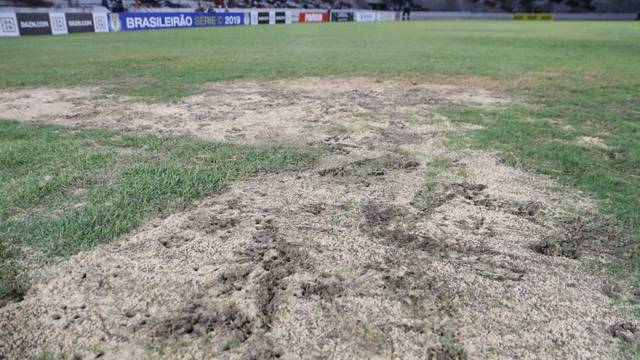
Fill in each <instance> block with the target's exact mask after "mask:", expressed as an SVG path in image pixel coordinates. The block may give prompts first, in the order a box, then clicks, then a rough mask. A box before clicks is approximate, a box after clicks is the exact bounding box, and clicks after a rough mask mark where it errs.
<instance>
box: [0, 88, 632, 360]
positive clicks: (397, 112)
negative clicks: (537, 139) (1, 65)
mask: <svg viewBox="0 0 640 360" xmlns="http://www.w3.org/2000/svg"><path fill="white" fill-rule="evenodd" d="M338 80H339V79H332V78H327V79H301V80H295V81H274V82H247V81H244V82H234V83H233V86H230V85H229V84H225V85H224V86H223V85H220V84H218V85H210V86H208V87H206V88H205V89H204V90H203V94H200V95H195V96H193V97H191V98H188V99H185V100H183V101H180V102H178V103H175V104H164V105H158V106H156V105H147V104H140V103H135V102H128V100H127V101H126V102H124V103H122V104H120V105H118V106H121V107H119V108H116V109H115V110H114V109H110V110H109V111H106V110H107V109H108V106H107V104H113V103H114V101H115V100H114V99H111V98H104V97H98V98H96V99H93V100H89V99H85V100H82V101H79V103H78V104H75V105H73V104H72V105H71V109H72V110H74V109H76V110H78V109H80V110H82V109H84V110H82V111H88V108H89V105H88V104H97V105H96V109H97V110H95V111H97V112H96V113H93V114H94V115H90V114H89V113H82V111H80V110H78V112H77V113H76V114H78V115H77V117H73V116H71V117H69V118H66V117H64V116H59V115H51V117H50V118H44V119H41V118H38V119H36V118H35V117H34V118H30V119H29V118H22V119H21V120H25V121H35V120H38V121H54V122H59V123H64V124H73V125H82V126H101V127H105V126H106V127H115V128H121V129H132V130H152V131H161V130H162V131H172V132H178V133H192V134H195V135H198V136H202V137H205V138H209V139H230V140H234V141H240V142H249V143H254V142H270V141H278V142H281V141H288V140H290V139H296V141H301V140H300V139H303V140H302V141H306V142H308V143H311V144H318V143H322V144H324V145H325V146H326V147H327V149H328V150H329V151H328V155H327V156H325V157H324V158H322V159H321V161H320V163H319V164H318V166H317V167H316V168H314V169H308V170H305V171H303V172H300V173H286V174H277V175H268V176H261V177H258V178H255V179H251V180H247V181H243V182H238V183H235V184H233V185H231V186H229V187H228V188H227V189H226V190H225V191H224V192H223V193H221V194H219V195H215V196H211V197H209V198H206V199H204V200H202V201H200V202H198V203H196V204H194V205H193V206H192V207H190V208H189V209H187V210H185V211H182V212H180V213H177V214H174V215H172V216H169V217H168V218H166V219H159V220H156V221H153V222H151V223H149V224H147V225H145V226H143V227H142V228H140V229H138V230H136V231H135V232H133V233H132V234H130V235H128V236H126V237H124V238H122V239H120V240H118V241H116V242H114V243H112V244H108V245H104V246H101V247H99V248H97V249H95V250H92V251H87V252H83V253H80V254H78V255H76V256H73V257H71V258H69V259H66V260H62V261H60V262H59V263H58V264H56V265H54V266H51V267H49V268H45V269H41V270H34V272H33V273H32V274H31V276H32V278H33V279H34V284H33V287H32V288H31V289H29V291H28V292H27V294H26V295H25V296H24V299H23V300H22V301H21V302H18V303H11V304H8V305H7V306H5V307H4V308H2V309H0V315H1V317H0V339H2V342H0V354H6V356H8V357H37V356H40V355H42V354H45V353H53V354H55V355H61V356H76V357H80V358H90V357H96V356H99V357H102V358H107V359H122V358H144V357H150V358H158V357H165V358H229V359H236V358H238V359H249V358H259V359H268V358H317V357H322V358H325V357H330V358H344V359H350V358H395V357H399V358H443V359H464V358H467V357H468V358H534V357H535V358H574V357H579V358H619V356H620V352H619V349H618V343H619V341H626V340H620V339H625V338H629V339H631V338H632V337H633V336H636V335H637V331H636V330H635V327H631V326H629V325H620V326H617V327H615V326H614V327H610V326H611V324H627V323H628V322H629V320H627V319H625V318H624V316H623V315H621V314H620V313H618V312H617V311H616V310H615V309H614V307H613V305H612V304H613V301H614V300H613V299H611V298H610V297H609V296H607V295H606V294H604V293H603V290H602V281H601V279H598V278H597V277H595V276H594V275H591V274H590V272H589V271H587V270H586V265H585V263H584V262H583V259H581V258H578V259H574V258H567V257H562V256H547V255H545V254H541V253H539V252H537V251H535V250H534V247H535V245H537V244H540V243H541V242H542V241H543V240H544V239H546V238H548V237H549V236H551V235H552V234H557V233H559V232H561V231H563V229H565V225H566V224H563V223H561V222H558V221H556V220H554V219H555V216H556V215H561V214H566V213H567V212H568V211H570V210H571V209H568V208H567V206H566V205H567V204H568V203H570V204H572V205H573V206H575V207H579V208H582V209H588V208H590V207H591V203H590V202H589V200H588V199H585V198H584V197H583V196H581V195H580V194H572V193H558V192H554V191H552V190H551V189H552V188H553V187H554V184H553V183H552V182H551V181H550V180H549V179H548V178H545V177H541V176H533V175H531V174H527V173H524V172H522V171H520V170H518V169H513V168H510V167H507V166H505V165H504V164H501V163H500V162H499V161H497V159H496V157H495V156H493V155H492V154H487V153H481V152H459V153H448V152H447V151H446V149H444V148H443V147H442V145H441V144H440V143H439V140H441V139H443V138H444V137H446V135H447V133H449V132H451V131H461V130H464V129H463V128H461V127H457V126H454V125H453V124H451V123H449V122H448V121H447V120H446V118H444V117H443V116H440V115H438V114H434V113H433V111H434V109H435V107H436V106H437V105H439V104H442V103H443V102H445V103H446V102H449V101H455V102H462V103H466V104H468V105H469V106H498V105H499V104H500V103H501V101H503V99H502V98H501V97H499V96H494V95H491V94H490V93H488V92H480V93H479V94H482V95H471V94H478V93H477V92H474V90H468V89H463V88H461V87H453V86H432V85H428V84H418V83H409V82H402V81H394V80H383V81H381V80H375V79H365V78H353V79H349V80H348V81H345V80H342V81H338ZM61 91H62V90H61ZM461 92H462V93H461ZM465 92H466V93H465ZM2 96H3V98H2V99H3V100H2V104H3V105H1V106H3V107H4V108H5V109H8V108H10V107H8V105H7V104H10V103H11V101H8V100H6V99H7V96H8V95H6V94H5V95H2ZM479 98H482V99H483V100H478V99H479ZM470 99H475V100H470ZM492 99H493V100H492ZM34 104H35V103H34ZM101 106H104V110H102V108H101ZM65 111H67V110H65ZM74 111H75V110H74ZM176 111H177V113H176ZM158 112H164V114H158ZM67 114H68V113H67ZM133 114H136V115H135V116H134V115H133ZM153 114H155V115H153ZM17 115H18V113H17V112H16V116H17ZM134 118H135V120H134ZM70 119H72V120H70ZM146 126H149V128H145V127H146ZM234 129H236V130H234ZM391 129H393V134H394V135H393V136H388V134H389V132H390V131H391ZM383 130H387V135H385V131H383ZM436 156H447V157H449V158H450V159H451V161H452V163H455V164H456V166H458V167H460V168H461V169H462V170H463V172H464V175H461V174H458V173H454V172H451V173H449V172H445V173H443V174H441V175H440V176H438V177H432V178H428V179H427V178H425V177H426V176H425V174H426V173H427V172H426V171H425V170H426V168H427V167H428V166H429V163H430V161H432V160H433V159H434V158H435V157H436Z"/></svg>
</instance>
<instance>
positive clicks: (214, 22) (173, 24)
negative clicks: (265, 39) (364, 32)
mask: <svg viewBox="0 0 640 360" xmlns="http://www.w3.org/2000/svg"><path fill="white" fill-rule="evenodd" d="M111 22H112V26H113V30H115V31H132V30H154V29H178V28H195V27H211V26H238V25H245V22H244V14H243V13H184V12H182V13H173V12H171V13H165V12H155V13H137V12H125V13H120V14H112V16H111Z"/></svg>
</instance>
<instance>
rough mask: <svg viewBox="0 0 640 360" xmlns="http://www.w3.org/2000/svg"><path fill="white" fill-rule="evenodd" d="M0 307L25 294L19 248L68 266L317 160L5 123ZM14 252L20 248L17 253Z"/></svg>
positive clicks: (0, 172)
mask: <svg viewBox="0 0 640 360" xmlns="http://www.w3.org/2000/svg"><path fill="white" fill-rule="evenodd" d="M0 140H1V141H0V256H1V257H0V260H2V265H0V298H2V297H6V296H9V297H11V296H14V297H15V296H19V295H20V294H19V293H20V291H21V289H22V287H23V286H24V284H22V283H21V279H20V277H19V271H18V270H19V269H18V268H19V264H18V263H17V262H16V261H15V260H16V259H17V258H18V255H19V252H18V250H19V248H20V247H21V246H25V245H26V246H28V247H30V248H33V249H36V250H37V251H38V252H39V253H42V254H44V255H45V257H49V256H67V255H72V254H75V253H77V252H78V251H81V250H86V249H90V248H92V247H94V246H95V245H97V244H99V243H102V242H104V241H107V240H111V239H114V238H116V237H118V236H120V235H122V234H124V233H126V232H128V231H130V230H132V229H134V228H135V227H136V226H138V225H140V224H142V223H144V222H145V221H146V220H148V219H150V218H152V217H154V216H160V215H167V214H169V213H171V212H172V211H174V210H176V209H178V208H180V207H182V206H184V205H185V204H187V203H188V202H189V201H192V200H194V199H197V198H200V197H203V196H204V195H206V194H209V193H212V192H215V191H217V190H220V189H221V188H222V186H223V185H224V184H226V183H227V182H229V181H232V180H234V179H238V178H242V177H247V176H251V175H253V174H256V173H260V172H272V171H277V170H287V169H299V168H300V167H301V166H303V165H304V164H306V163H308V162H309V161H311V160H312V159H313V157H314V153H313V152H312V151H310V150H302V149H298V148H294V147H287V146H262V147H252V146H245V145H233V144H227V143H224V144H223V143H211V142H205V141H201V140H197V139H194V138H191V137H186V136H184V137H179V136H172V137H169V136H166V137H162V136H155V135H133V134H123V133H118V132H112V131H100V130H75V129H69V128H63V127H59V126H53V125H27V124H20V123H16V122H11V121H0ZM15 245H18V247H16V246H15Z"/></svg>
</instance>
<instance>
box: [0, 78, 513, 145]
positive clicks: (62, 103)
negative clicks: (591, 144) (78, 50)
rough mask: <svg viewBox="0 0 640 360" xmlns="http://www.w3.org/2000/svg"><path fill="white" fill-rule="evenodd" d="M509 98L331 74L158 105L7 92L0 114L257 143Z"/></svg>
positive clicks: (227, 88)
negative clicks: (346, 124) (439, 107)
mask: <svg viewBox="0 0 640 360" xmlns="http://www.w3.org/2000/svg"><path fill="white" fill-rule="evenodd" d="M507 101H508V99H507V98H504V97H498V96H496V95H494V94H491V93H490V92H488V91H486V90H483V89H464V88H462V87H460V86H451V85H434V84H428V83H426V84H425V83H411V82H408V81H396V80H375V79H370V78H357V77H356V78H348V79H344V78H333V77H327V78H303V79H299V80H287V81H270V82H264V81H262V82H257V81H234V82H223V83H213V84H209V85H206V86H204V87H202V89H201V91H200V92H199V93H198V94H197V95H193V96H190V97H187V98H184V99H182V100H178V101H175V102H173V103H153V104H148V103H145V102H141V101H139V100H138V99H134V98H127V97H123V96H116V95H105V94H102V93H101V92H100V89H98V88H89V87H85V88H74V89H52V88H35V89H28V90H17V91H2V92H0V114H2V116H3V117H4V118H9V119H16V120H20V121H35V122H49V123H56V124H63V125H72V126H80V127H91V128H107V129H121V130H130V131H152V132H171V133H180V134H190V135H195V136H198V137H202V138H206V139H211V140H232V141H234V142H242V143H255V142H273V141H292V140H294V141H298V140H299V139H300V137H301V136H304V138H306V139H315V140H321V139H322V138H324V137H325V136H326V135H325V131H323V130H325V129H326V128H328V127H330V126H332V125H343V124H344V122H349V123H355V122H360V124H361V125H365V124H367V123H368V122H367V121H363V119H364V118H366V117H367V116H368V115H370V116H374V117H376V118H378V120H379V122H380V123H379V124H371V125H372V128H369V129H368V131H366V132H365V134H361V136H368V134H367V133H368V132H373V131H372V129H373V130H375V129H382V130H384V129H386V128H387V127H389V124H388V122H389V121H390V119H393V120H402V117H400V118H399V119H398V117H397V116H393V117H392V116H391V115H392V114H397V113H401V114H402V113H404V114H409V113H415V112H418V111H420V110H424V111H426V112H430V110H431V109H432V108H433V106H434V105H441V104H443V103H447V102H450V103H463V104H473V105H479V106H492V105H499V104H502V103H505V102H507ZM407 110H409V111H407ZM351 127H353V126H351ZM400 130H402V129H400ZM358 133H361V131H358ZM402 133H403V132H402V131H400V132H396V133H394V135H395V136H398V135H400V136H401V135H402ZM404 133H408V132H406V131H405V132H404ZM373 136H380V135H379V134H377V135H373Z"/></svg>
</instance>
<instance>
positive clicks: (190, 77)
mask: <svg viewBox="0 0 640 360" xmlns="http://www.w3.org/2000/svg"><path fill="white" fill-rule="evenodd" d="M639 38H640V27H639V26H638V24H637V23H636V22H580V21H577V22H573V21H571V22H544V23H536V22H511V21H422V22H389V23H371V24H363V23H358V24H355V23H352V24H317V25H311V24H308V25H292V26H270V27H241V28H212V29H196V30H176V31H169V30H167V31H148V32H129V33H118V34H76V35H69V36H59V37H21V38H2V39H0V54H2V61H1V62H0V87H4V88H6V87H23V86H43V85H46V86H70V85H95V84H101V85H104V86H106V87H107V88H108V89H110V90H111V91H114V92H121V93H126V94H129V95H135V96H145V97H154V98H157V99H172V98H176V97H179V96H183V95H186V94H188V93H190V92H191V91H193V90H194V89H196V88H197V85H199V84H202V83H204V82H207V81H216V80H225V79H235V78H267V79H272V78H285V77H299V76H310V75H317V76H326V75H367V76H371V75H373V76H403V77H416V76H420V77H422V78H423V79H430V78H431V79H435V80H436V81H440V82H447V81H449V79H451V80H452V81H456V82H457V83H463V84H464V83H469V84H471V85H477V86H485V85H486V86H489V87H493V88H498V89H501V90H502V91H504V92H506V93H508V94H511V95H513V96H514V98H515V99H516V105H510V106H507V107H506V108H501V109H499V110H491V109H484V110H482V109H469V108H449V109H448V110H447V114H448V115H449V116H450V117H451V118H452V119H453V120H456V121H464V122H470V123H478V124H482V125H483V126H484V129H482V130H478V131H473V132H471V136H470V137H469V139H468V140H470V142H469V143H468V144H467V145H471V146H476V147H480V148H484V149H498V150H500V151H502V153H503V154H504V156H505V158H506V159H507V160H508V161H509V162H510V163H512V164H515V165H518V166H523V167H526V168H529V169H533V170H535V171H539V172H542V173H545V174H549V175H550V176H552V177H554V178H556V179H558V180H559V181H561V182H563V183H565V184H569V185H572V186H575V187H578V188H580V189H583V190H585V191H588V192H590V193H591V194H594V195H595V197H596V198H597V199H599V200H600V209H601V210H602V214H604V215H606V216H610V217H612V218H614V219H616V220H618V221H620V222H621V223H623V224H624V226H626V227H628V229H629V231H630V232H631V233H633V234H635V236H640V218H639V217H640V211H638V209H640V190H639V189H640V173H639V171H640V170H639V169H640V165H638V164H640V154H639V152H640V133H639V132H638V129H639V126H640V125H639V124H640V71H638V64H640V42H638V39H639ZM373 115H375V114H369V115H367V120H370V121H375V120H376V119H375V116H373ZM415 121H417V120H415ZM38 131H42V132H44V133H45V135H42V136H51V133H52V130H38ZM46 134H49V135H46ZM85 134H87V133H85ZM94 134H96V135H95V136H97V137H98V138H100V136H103V135H99V134H100V133H99V132H95V133H94ZM0 136H4V135H2V134H0ZM78 136H80V135H78ZM104 136H107V135H104ZM582 136H589V137H595V138H599V139H601V140H602V141H603V142H604V144H606V148H604V147H597V146H586V145H585V144H581V143H579V142H578V141H577V139H578V138H580V137H582ZM36 138H38V137H36ZM39 138H40V139H42V137H39ZM136 139H138V140H136V141H140V142H143V143H145V142H146V141H150V142H151V143H157V142H158V141H160V140H157V139H156V140H149V139H148V138H145V137H136ZM141 139H147V140H141ZM5 141H6V140H4V138H3V139H2V142H3V143H4V142H5ZM100 141H102V142H103V143H104V142H105V141H103V140H100ZM112 141H113V142H114V144H115V145H104V144H103V143H100V144H99V146H98V147H97V148H95V149H94V148H92V151H89V152H81V153H78V154H67V152H68V150H69V149H68V148H66V147H65V146H63V144H60V142H57V143H55V142H54V144H55V146H56V147H57V148H56V147H54V148H51V149H48V148H47V147H45V146H44V145H42V144H40V146H41V147H43V148H44V149H48V150H47V152H48V154H42V153H37V154H32V155H29V156H34V157H47V156H49V155H51V158H53V157H57V156H62V157H63V159H61V160H60V162H56V161H54V160H50V159H49V158H48V157H47V159H49V160H47V161H49V163H53V164H54V165H47V166H48V167H49V168H48V169H47V167H44V168H43V170H37V171H36V170H33V171H34V176H33V177H31V178H28V179H26V180H25V183H24V185H20V186H18V185H16V182H15V181H14V180H11V179H13V175H12V174H5V175H3V176H4V178H3V180H4V179H10V180H11V181H12V182H10V183H9V184H8V185H7V184H5V185H2V186H3V188H4V189H6V190H5V192H4V193H3V194H2V195H3V197H4V196H8V197H9V199H8V200H2V204H0V213H1V214H3V215H2V216H3V217H4V219H12V220H11V223H10V229H11V233H12V234H20V233H21V232H22V233H30V234H32V235H29V236H26V237H24V238H23V237H22V236H21V237H20V241H21V242H23V243H34V244H37V243H39V240H38V239H41V238H43V237H46V236H52V239H62V238H63V236H62V234H64V236H67V235H69V234H70V235H72V237H74V236H75V238H74V239H75V240H70V241H71V242H70V243H69V244H75V245H67V246H68V247H67V246H62V245H60V244H58V245H55V244H56V242H57V241H58V240H52V241H50V242H46V244H48V245H41V247H42V248H43V249H45V250H46V251H50V252H52V253H60V254H65V253H70V252H73V249H77V248H82V247H83V246H90V244H92V243H95V242H98V241H100V240H97V238H102V237H108V236H107V235H109V234H114V233H118V231H115V230H114V229H106V228H105V229H103V228H102V227H101V228H100V230H97V234H96V235H92V234H83V231H86V228H85V227H83V226H78V225H74V224H79V223H91V222H93V221H97V222H99V221H100V220H99V219H98V218H100V219H101V218H102V217H103V216H105V214H103V213H102V211H107V210H104V209H103V210H97V209H93V207H92V206H90V205H89V206H86V205H85V206H86V208H85V207H84V206H80V207H79V208H78V209H76V210H65V211H63V213H62V215H61V216H59V215H56V216H54V217H53V218H52V219H49V220H43V217H42V216H39V217H38V216H36V215H37V214H36V213H37V211H38V209H43V210H44V211H43V213H53V214H56V213H55V212H50V211H48V210H47V209H48V207H53V208H54V209H61V208H63V207H64V206H70V205H72V204H81V203H86V202H87V201H88V202H89V203H90V202H91V201H94V199H98V200H99V199H103V200H102V201H104V203H113V201H116V202H118V201H119V202H123V203H126V202H127V200H126V198H122V196H123V195H124V194H129V193H128V192H127V190H119V191H117V192H116V193H117V194H120V195H118V196H120V197H118V196H115V195H114V193H111V192H110V191H106V192H105V191H98V190H99V189H96V190H95V191H90V193H91V194H92V195H91V196H88V195H83V193H82V192H80V193H79V194H75V193H73V192H70V191H68V189H73V188H78V189H80V188H87V187H89V188H92V186H95V187H97V188H99V186H97V185H95V184H99V183H100V182H101V181H103V182H104V181H107V180H101V179H103V178H104V179H111V180H110V181H113V184H120V187H119V188H121V187H122V186H123V185H125V184H126V186H131V187H132V189H136V190H135V191H134V190H131V193H133V194H134V195H136V196H140V201H141V203H143V204H145V205H144V206H143V207H142V209H147V210H148V209H154V210H153V211H151V212H156V211H159V209H158V207H162V206H161V205H159V204H163V201H164V200H167V199H168V203H170V204H172V206H173V205H176V206H177V205H179V204H180V203H181V202H182V201H183V200H182V199H186V198H189V197H195V196H199V195H198V194H201V193H204V192H206V191H209V190H207V189H205V190H202V186H203V185H202V184H203V183H208V182H209V181H214V182H216V181H220V179H219V178H218V177H216V176H213V175H211V174H209V173H206V172H203V171H202V170H196V169H195V168H198V169H201V168H199V167H198V166H196V165H191V164H190V163H188V162H186V161H185V160H184V159H181V158H179V156H192V155H193V154H194V152H195V153H198V152H199V151H200V150H197V151H196V150H194V149H192V150H188V151H185V152H184V153H181V154H178V153H176V152H174V151H167V150H166V149H165V150H162V151H160V153H162V154H163V155H162V156H169V157H170V158H171V160H170V161H168V162H167V163H164V162H162V161H160V160H155V162H152V163H153V166H151V167H149V166H148V165H147V163H146V162H138V163H136V162H133V161H131V162H128V163H127V162H126V161H125V162H124V163H125V165H126V166H125V168H122V169H120V168H118V164H122V163H123V162H122V161H121V160H120V159H121V158H127V157H131V158H135V157H137V156H142V158H144V156H148V155H149V154H150V151H151V152H153V151H154V150H148V149H150V147H149V145H148V144H147V145H146V147H145V146H142V147H135V146H131V147H124V146H121V145H118V144H121V143H122V141H123V140H118V141H120V142H118V141H116V140H112ZM131 141H133V140H131ZM136 141H133V142H136ZM163 141H169V140H166V139H165V140H163ZM171 141H177V142H179V143H181V144H182V146H185V147H188V146H186V145H185V144H186V143H189V142H188V141H186V140H171ZM106 142H108V141H106ZM160 142H162V141H160ZM42 143H44V141H42ZM196 143H198V144H201V143H200V142H196ZM211 146H213V145H211ZM105 147H106V149H110V150H108V151H115V149H118V151H124V152H132V154H124V153H120V154H118V155H105V154H104V153H103V151H98V149H103V148H105ZM74 149H75V148H74ZM105 151H106V150H105ZM220 151H222V152H223V153H224V151H223V150H220ZM56 152H57V154H60V155H55V154H56ZM168 153H170V154H173V155H167V154H168ZM13 154H14V155H11V156H13V157H11V156H10V155H5V154H3V155H2V156H7V159H6V160H4V161H8V162H12V161H13V162H16V161H21V160H20V156H22V155H20V156H18V155H15V152H14V153H13ZM27 154H29V152H27ZM24 156H27V155H24ZM114 157H115V158H117V159H118V160H114ZM28 160H29V158H26V159H25V161H28ZM67 161H68V162H70V163H72V164H76V165H77V167H80V168H81V169H84V170H86V172H88V173H91V172H92V171H94V170H95V171H97V173H100V172H101V171H102V172H106V174H103V177H97V178H94V177H85V176H83V175H82V171H81V172H77V171H66V170H64V169H65V168H66V167H64V166H62V165H61V164H62V162H67ZM196 163H197V162H196ZM55 164H58V165H55ZM78 164H82V165H78ZM134 164H138V165H134ZM3 166H6V165H3ZM56 166H58V167H57V168H56ZM185 166H186V167H189V168H190V169H191V170H190V172H188V175H185V173H184V172H182V171H181V170H182V169H183V168H184V167H185ZM194 167H195V168H194ZM105 169H115V170H117V171H116V174H115V175H113V174H109V173H108V171H106V170H105ZM236 170H237V169H236ZM12 171H13V170H12ZM56 172H61V174H60V175H59V176H57V175H56V176H55V177H54V178H52V179H48V180H46V181H45V180H44V179H45V176H47V175H49V176H52V174H54V173H56ZM238 172H240V173H241V172H242V171H238ZM35 173H37V175H38V176H39V177H36V176H35ZM232 173H233V171H232ZM234 174H235V173H234ZM184 176H187V178H186V179H185V178H184ZM85 182H86V185H85ZM158 183H162V184H165V185H166V186H165V187H166V189H172V190H167V191H157V192H156V191H155V190H154V191H151V190H149V189H151V188H154V185H155V184H158ZM139 192H140V194H139ZM70 194H71V195H70ZM114 196H115V197H114ZM172 202H176V204H173V203H172ZM16 204H27V205H21V206H26V209H29V210H28V211H26V210H20V209H17V208H16ZM123 206H124V205H123ZM131 206H133V207H134V208H136V206H135V204H132V205H131ZM109 208H110V209H111V210H109V211H107V214H106V216H107V217H112V218H117V217H118V216H120V215H119V214H118V212H117V209H118V208H117V207H113V206H111V207H109ZM92 209H93V210H92ZM21 211H22V212H24V213H22V212H21ZM140 211H141V213H139V214H138V215H136V217H135V219H138V217H140V218H144V216H146V215H145V214H144V212H145V211H146V210H144V211H143V210H140ZM74 214H75V215H74ZM72 217H73V221H71V220H69V221H70V222H64V221H63V220H61V219H71V218H72ZM96 217H98V218H96ZM131 221H132V223H139V220H135V221H134V220H131ZM47 223H51V224H54V225H55V226H52V227H51V228H50V229H49V228H48V227H47V226H45V225H42V224H47ZM122 224H123V225H122V228H123V229H124V228H128V227H129V225H128V223H122ZM3 228H4V229H5V230H3V231H8V230H7V225H3ZM83 229H85V230H83ZM34 234H40V235H37V236H36V235H34ZM47 234H48V235H47ZM56 234H58V235H56ZM54 235H55V236H54ZM14 236H15V235H14ZM83 244H84V245H83ZM49 247H50V248H49ZM625 266H626V267H627V268H628V267H631V268H635V269H640V254H638V253H637V251H636V254H635V255H634V256H631V260H630V261H629V262H627V263H626V264H625Z"/></svg>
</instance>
